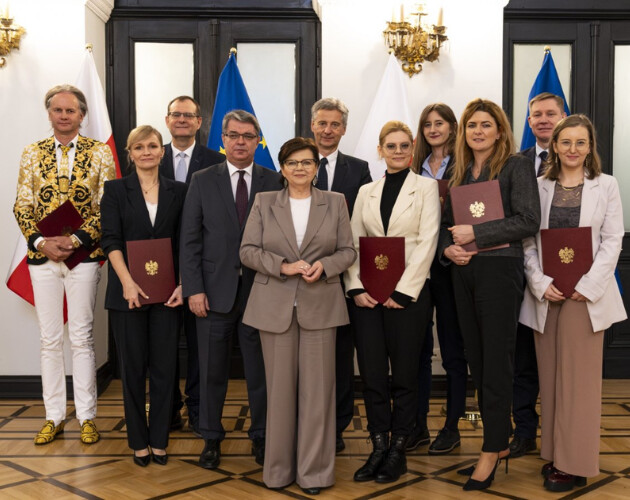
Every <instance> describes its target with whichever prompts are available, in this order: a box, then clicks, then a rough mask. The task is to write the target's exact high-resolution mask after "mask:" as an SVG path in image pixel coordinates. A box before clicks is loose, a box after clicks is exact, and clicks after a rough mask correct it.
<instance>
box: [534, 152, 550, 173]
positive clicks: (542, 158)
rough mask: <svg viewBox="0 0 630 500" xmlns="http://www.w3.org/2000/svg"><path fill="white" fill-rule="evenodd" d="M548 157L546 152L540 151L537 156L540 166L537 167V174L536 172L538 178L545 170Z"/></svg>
mask: <svg viewBox="0 0 630 500" xmlns="http://www.w3.org/2000/svg"><path fill="white" fill-rule="evenodd" d="M548 155H549V153H548V152H547V151H541V152H540V154H539V155H538V156H539V158H540V166H539V167H538V172H536V176H537V177H540V176H541V175H542V174H544V173H545V170H547V165H546V164H545V161H547V156H548Z"/></svg>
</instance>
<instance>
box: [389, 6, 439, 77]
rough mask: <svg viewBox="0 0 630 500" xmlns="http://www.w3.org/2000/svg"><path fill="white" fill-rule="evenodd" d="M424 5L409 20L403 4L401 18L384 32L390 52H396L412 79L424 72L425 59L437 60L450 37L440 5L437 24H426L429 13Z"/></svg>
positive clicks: (390, 23) (391, 22) (403, 67)
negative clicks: (424, 20) (446, 33)
mask: <svg viewBox="0 0 630 500" xmlns="http://www.w3.org/2000/svg"><path fill="white" fill-rule="evenodd" d="M426 15H427V13H426V12H425V11H424V6H423V5H418V6H417V7H416V12H412V13H411V14H410V18H411V20H412V21H411V22H410V21H408V20H407V18H406V17H405V13H404V6H403V5H401V6H400V19H399V21H395V20H394V17H395V16H394V14H393V13H392V20H391V21H389V22H387V29H386V30H385V31H383V36H384V37H385V45H387V47H388V48H389V52H390V53H392V52H393V53H394V55H395V56H396V59H398V60H399V61H400V62H401V64H402V69H403V71H404V72H405V73H407V74H408V75H409V78H411V77H412V76H413V75H415V74H417V73H420V72H421V71H422V63H423V62H424V61H430V62H433V61H436V60H437V59H438V57H439V56H440V47H441V46H442V44H443V43H444V42H445V41H446V40H448V37H447V36H446V35H445V34H444V33H445V32H446V26H444V21H443V14H442V9H441V8H440V11H439V14H438V17H437V22H436V24H432V25H427V24H423V23H422V16H426Z"/></svg>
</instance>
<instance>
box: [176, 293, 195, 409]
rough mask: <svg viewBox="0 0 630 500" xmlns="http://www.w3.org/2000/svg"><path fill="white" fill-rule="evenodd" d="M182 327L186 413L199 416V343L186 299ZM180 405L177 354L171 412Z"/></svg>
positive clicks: (192, 316)
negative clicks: (184, 343) (185, 367)
mask: <svg viewBox="0 0 630 500" xmlns="http://www.w3.org/2000/svg"><path fill="white" fill-rule="evenodd" d="M182 310H183V327H184V335H185V336H186V350H187V357H186V365H187V369H186V386H185V389H184V392H185V393H186V407H187V408H188V415H189V416H190V415H193V416H194V417H198V416H199V345H198V342H197V321H196V320H197V317H196V316H195V315H194V314H193V313H192V312H190V309H189V307H188V299H185V300H184V306H183V307H182ZM182 406H184V404H183V402H182V392H181V391H180V389H179V356H177V368H176V370H175V392H174V393H173V413H175V412H176V411H179V410H180V409H181V408H182Z"/></svg>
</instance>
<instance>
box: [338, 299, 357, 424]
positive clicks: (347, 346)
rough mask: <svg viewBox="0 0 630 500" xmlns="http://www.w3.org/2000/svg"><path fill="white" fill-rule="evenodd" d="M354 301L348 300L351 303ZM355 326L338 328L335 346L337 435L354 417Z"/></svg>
mask: <svg viewBox="0 0 630 500" xmlns="http://www.w3.org/2000/svg"><path fill="white" fill-rule="evenodd" d="M350 301H351V302H353V303H354V301H353V300H352V299H349V300H348V307H350V304H349V302H350ZM353 330H354V328H353V326H352V324H350V325H343V326H338V327H337V340H336V345H335V376H336V379H337V381H336V386H337V419H336V430H337V434H341V433H342V432H343V431H344V430H345V429H346V427H348V425H349V424H350V422H351V421H352V417H353V415H354V339H353Z"/></svg>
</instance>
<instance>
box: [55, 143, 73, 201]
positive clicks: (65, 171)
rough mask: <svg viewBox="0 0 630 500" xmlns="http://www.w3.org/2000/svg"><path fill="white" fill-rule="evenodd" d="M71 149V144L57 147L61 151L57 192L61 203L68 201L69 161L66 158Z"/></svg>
mask: <svg viewBox="0 0 630 500" xmlns="http://www.w3.org/2000/svg"><path fill="white" fill-rule="evenodd" d="M71 147H72V143H70V144H68V145H67V146H64V145H62V144H60V145H59V148H60V149H61V162H60V163H59V172H58V175H59V192H60V193H61V202H62V203H63V202H64V201H66V200H67V199H68V188H69V187H70V159H69V158H68V151H70V148H71Z"/></svg>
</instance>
